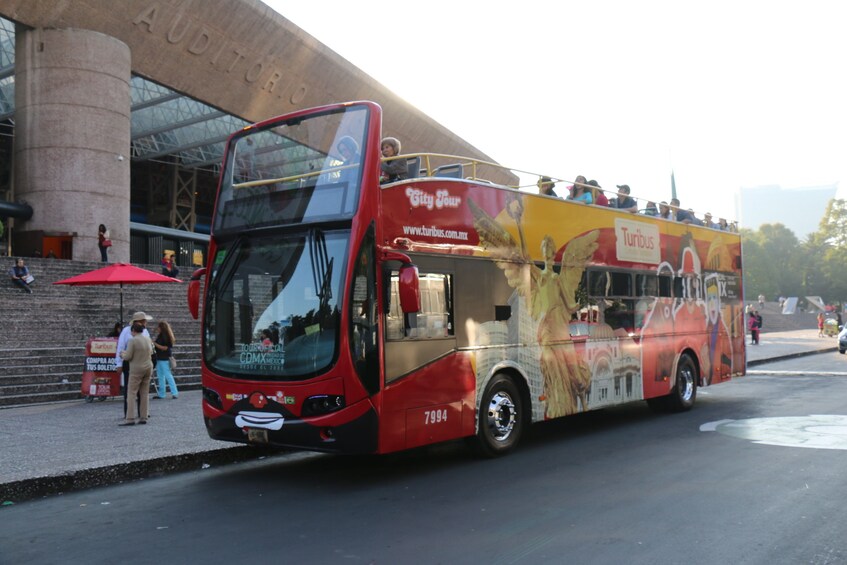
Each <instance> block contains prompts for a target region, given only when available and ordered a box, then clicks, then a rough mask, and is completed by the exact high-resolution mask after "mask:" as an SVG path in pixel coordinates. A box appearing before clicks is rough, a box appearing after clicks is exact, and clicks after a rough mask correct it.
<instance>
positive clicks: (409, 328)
mask: <svg viewBox="0 0 847 565" xmlns="http://www.w3.org/2000/svg"><path fill="white" fill-rule="evenodd" d="M399 274H400V273H399V271H391V273H390V278H389V284H388V287H389V290H388V303H387V305H386V337H387V339H388V340H390V341H397V340H404V339H431V338H438V337H449V336H451V335H453V295H452V291H453V284H452V275H447V274H442V273H420V275H419V280H420V290H421V310H420V312H416V313H411V314H404V313H403V311H402V310H401V309H400V294H399V293H400V291H399Z"/></svg>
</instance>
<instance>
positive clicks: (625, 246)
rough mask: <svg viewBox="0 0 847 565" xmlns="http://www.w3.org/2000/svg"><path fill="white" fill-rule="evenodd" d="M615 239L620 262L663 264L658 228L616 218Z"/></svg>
mask: <svg viewBox="0 0 847 565" xmlns="http://www.w3.org/2000/svg"><path fill="white" fill-rule="evenodd" d="M615 239H616V253H617V258H618V260H619V261H630V262H633V263H652V264H656V265H657V264H659V263H660V262H661V256H662V253H661V245H660V244H659V228H658V226H654V225H653V224H648V223H645V222H636V221H633V220H626V219H624V218H615Z"/></svg>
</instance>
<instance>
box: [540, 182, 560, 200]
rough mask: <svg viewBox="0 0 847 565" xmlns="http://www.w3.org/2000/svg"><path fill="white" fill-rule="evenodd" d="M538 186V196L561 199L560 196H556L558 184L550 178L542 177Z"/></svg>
mask: <svg viewBox="0 0 847 565" xmlns="http://www.w3.org/2000/svg"><path fill="white" fill-rule="evenodd" d="M537 186H538V194H543V195H544V196H552V197H554V198H559V195H558V194H556V191H555V190H553V189H554V188H555V187H556V183H555V182H553V179H551V178H550V177H541V178H540V179H538V183H537Z"/></svg>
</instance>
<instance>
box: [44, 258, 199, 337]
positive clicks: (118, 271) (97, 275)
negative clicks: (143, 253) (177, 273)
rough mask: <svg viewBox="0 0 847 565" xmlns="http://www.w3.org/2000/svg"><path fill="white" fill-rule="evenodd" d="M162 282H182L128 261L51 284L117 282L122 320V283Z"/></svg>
mask: <svg viewBox="0 0 847 565" xmlns="http://www.w3.org/2000/svg"><path fill="white" fill-rule="evenodd" d="M164 282H182V281H181V280H179V279H175V278H172V277H166V276H165V275H160V274H159V273H154V272H153V271H148V270H147V269H142V268H140V267H136V266H134V265H130V264H128V263H114V264H112V265H109V266H108V267H103V268H102V269H95V270H93V271H88V272H87V273H82V274H81V275H76V276H74V277H70V278H68V279H64V280H61V281H56V282H54V283H53V284H67V285H71V286H94V285H102V284H119V285H120V286H121V291H120V294H121V311H120V320H121V325H123V320H124V285H125V284H150V283H164Z"/></svg>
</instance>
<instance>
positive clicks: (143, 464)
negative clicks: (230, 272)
mask: <svg viewBox="0 0 847 565" xmlns="http://www.w3.org/2000/svg"><path fill="white" fill-rule="evenodd" d="M836 348H837V345H836V341H835V338H831V337H830V338H819V337H817V330H816V329H815V330H801V331H793V332H775V333H765V334H762V338H761V344H760V345H748V346H747V360H748V366H754V365H758V364H762V363H766V362H769V361H774V360H778V359H786V358H791V357H799V356H802V355H808V354H813V353H822V352H825V351H835V349H836ZM200 402H201V393H200V391H184V392H181V393H180V395H179V399H178V400H172V399H171V398H170V397H168V398H167V399H165V400H151V401H150V414H151V415H150V422H149V423H148V424H147V425H146V426H129V427H120V426H118V423H119V422H121V419H122V415H123V399H122V398H110V399H108V400H106V401H105V402H93V403H91V404H88V403H86V402H83V401H82V400H78V401H73V402H62V403H54V404H45V405H37V406H25V407H20V408H7V409H3V410H0V453H2V457H0V504H2V503H9V502H20V501H23V500H27V499H31V498H36V497H39V496H44V495H48V494H56V493H60V492H67V491H70V490H76V489H81V488H89V487H93V486H99V485H104V484H111V483H117V482H121V481H125V480H133V479H139V478H144V477H148V476H153V475H157V474H162V473H167V472H174V471H184V470H194V469H201V468H204V467H205V466H211V465H221V464H225V463H231V462H235V461H244V460H248V459H256V458H259V457H263V456H266V455H268V452H267V451H263V450H261V449H257V448H253V447H248V446H241V445H238V444H227V443H224V442H219V441H213V440H212V439H210V438H209V436H208V435H207V434H206V428H205V426H204V425H203V415H202V411H201V408H200Z"/></svg>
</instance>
